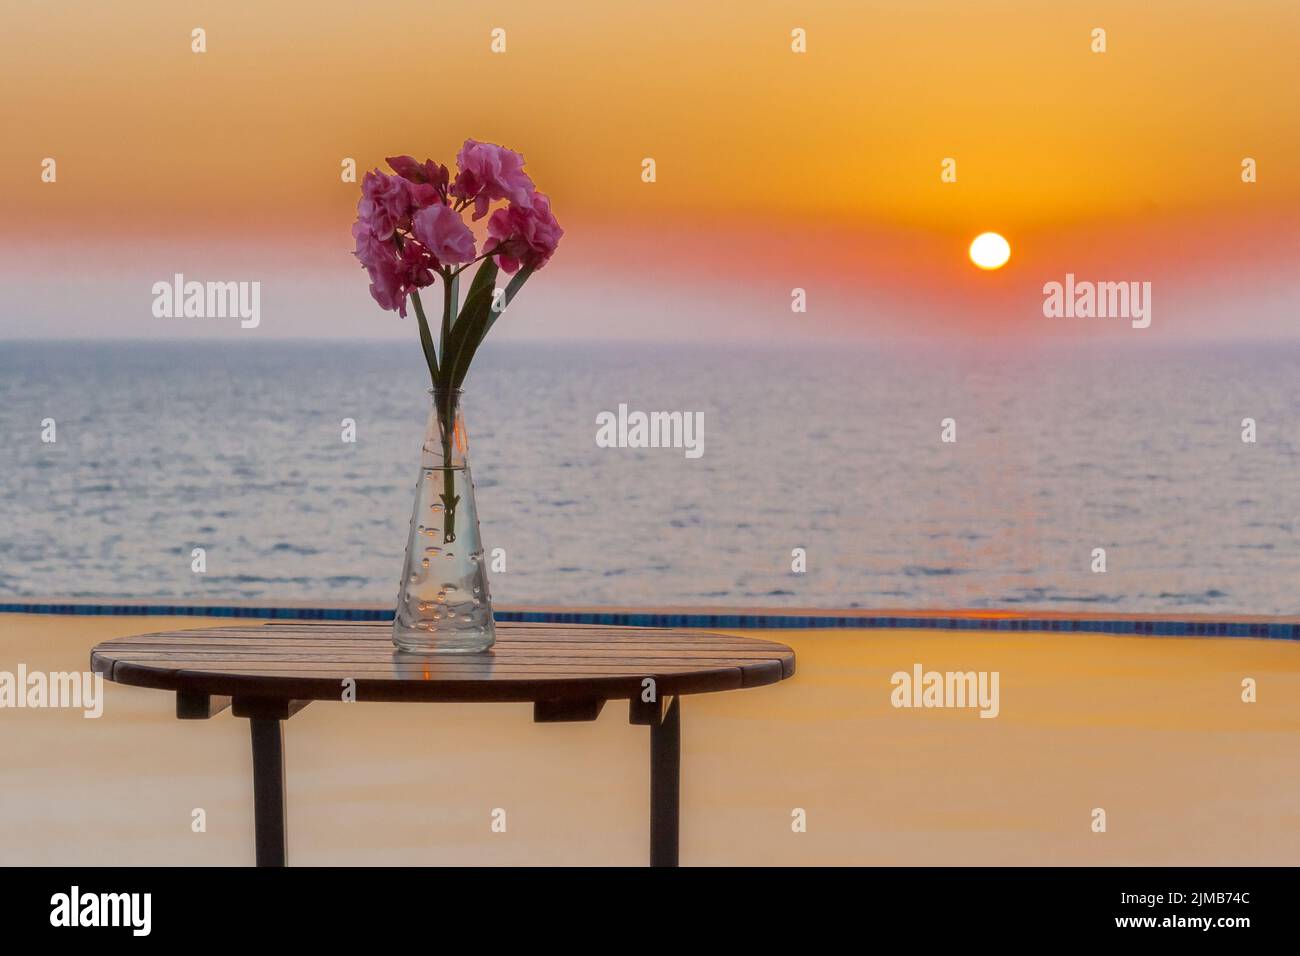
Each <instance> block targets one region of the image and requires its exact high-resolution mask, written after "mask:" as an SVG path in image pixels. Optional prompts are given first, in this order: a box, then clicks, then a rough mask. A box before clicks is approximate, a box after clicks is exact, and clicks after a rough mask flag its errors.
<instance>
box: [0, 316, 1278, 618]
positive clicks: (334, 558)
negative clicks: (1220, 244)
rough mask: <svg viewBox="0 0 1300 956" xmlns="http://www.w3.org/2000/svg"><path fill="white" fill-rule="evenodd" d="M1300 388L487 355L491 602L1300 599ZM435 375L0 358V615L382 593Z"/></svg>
mask: <svg viewBox="0 0 1300 956" xmlns="http://www.w3.org/2000/svg"><path fill="white" fill-rule="evenodd" d="M1298 369H1300V344H1298V343H1265V344H1232V345H1224V344H1205V345H1178V346H1167V345H1144V346H1141V347H1138V346H1133V345H1128V344H1127V343H1126V342H1115V343H1112V344H1086V345H1083V344H1068V343H1052V344H1044V345H1037V346H1035V345H1023V344H1022V345H1017V346H1015V347H1014V348H1008V347H1007V346H1006V345H1005V344H998V343H995V342H970V343H966V344H964V345H891V346H872V345H869V344H853V345H844V344H837V345H833V346H830V345H825V346H798V347H787V346H784V345H777V344H772V345H767V344H755V345H716V344H712V345H708V344H700V345H696V344H689V343H682V344H674V345H646V344H630V343H617V344H615V343H605V344H594V343H574V342H568V343H562V342H547V343H544V344H542V343H536V342H521V341H505V342H490V343H488V345H487V346H486V347H485V348H484V349H483V350H482V352H481V353H480V355H479V357H478V359H477V360H476V362H475V366H474V368H473V370H472V371H471V373H470V375H469V378H468V380H467V382H466V393H465V405H464V408H465V418H466V426H467V431H468V434H469V440H470V461H471V466H472V471H473V475H474V479H475V486H476V489H477V496H476V497H477V504H478V508H479V514H480V518H481V527H482V534H483V540H484V546H485V548H486V550H487V552H488V553H489V555H492V556H493V564H494V565H495V569H494V571H493V573H492V574H491V586H492V591H493V597H494V600H495V601H496V603H498V604H545V605H581V606H591V605H595V606H656V607H659V606H671V607H676V606H729V607H744V608H789V607H801V608H808V607H820V608H862V609H919V608H927V609H949V608H1004V609H1010V610H1027V609H1034V610H1049V611H1093V612H1105V611H1114V612H1124V613H1130V612H1150V613H1162V614H1164V613H1169V614H1173V613H1201V614H1207V613H1222V614H1230V613H1231V614H1296V613H1300V533H1298V528H1300V524H1298V519H1297V511H1298V509H1297V506H1298V505H1300V470H1298V469H1297V464H1298V461H1300V459H1298V454H1300V374H1297V370H1298ZM427 386H428V381H427V373H426V372H425V370H424V369H423V366H422V363H421V356H420V353H419V349H418V348H416V347H415V346H414V344H413V343H404V342H403V343H398V342H367V343H360V344H357V343H343V342H306V341H302V342H291V341H276V342H261V341H259V342H256V343H226V342H221V341H201V342H200V341H190V342H134V341H104V342H40V341H11V342H0V597H9V598H25V597H32V598H35V597H40V598H87V599H106V600H107V599H113V600H118V599H131V600H155V599H156V600H158V601H164V600H165V601H167V602H174V601H177V600H181V601H185V600H190V601H194V602H212V601H222V600H231V601H257V602H276V601H286V602H288V601H295V602H296V601H320V602H322V603H324V602H330V603H339V602H342V603H351V602H356V603H365V604H374V603H383V602H390V601H393V600H394V599H395V597H396V594H397V588H398V578H399V575H400V573H401V566H402V555H403V549H404V547H405V540H406V532H407V528H408V524H409V521H410V514H411V507H412V502H413V496H414V488H415V482H416V478H417V474H418V470H419V453H420V445H421V440H422V435H423V429H424V423H425V419H426V417H427V415H428V411H429V397H428V395H427V393H426V389H427ZM620 405H623V406H625V409H624V411H625V413H628V414H630V413H632V412H637V411H641V412H645V413H651V412H681V413H682V415H683V416H688V415H689V416H693V418H692V421H699V422H700V423H702V431H701V433H700V435H699V436H696V437H697V438H698V439H699V445H698V452H699V453H698V456H696V455H695V453H694V452H692V453H691V454H688V453H687V452H688V450H689V449H687V448H683V447H658V448H654V447H650V448H641V447H604V445H608V442H604V443H600V442H598V441H597V435H598V431H599V424H598V423H599V422H600V421H602V416H608V415H617V414H618V412H619V406H620ZM605 420H607V419H605ZM1248 420H1249V421H1248ZM349 423H351V428H349ZM349 430H350V431H351V432H352V434H351V435H349ZM666 434H667V433H666ZM349 437H351V438H354V440H350V441H349V440H346V439H347V438H349ZM669 437H671V436H669ZM1244 438H1245V439H1253V440H1243V439H1244ZM945 439H948V440H945ZM195 549H202V554H203V562H202V569H201V570H196V561H195V555H196V551H195Z"/></svg>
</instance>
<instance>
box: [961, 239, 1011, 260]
mask: <svg viewBox="0 0 1300 956" xmlns="http://www.w3.org/2000/svg"><path fill="white" fill-rule="evenodd" d="M1010 258H1011V243H1009V242H1007V241H1006V240H1005V239H1003V238H1002V237H1001V236H999V235H998V234H997V233H996V232H981V233H980V234H979V235H978V236H976V237H975V240H974V241H973V242H972V243H971V244H970V261H971V262H973V263H975V264H976V265H977V266H979V267H980V268H981V269H1001V268H1002V267H1003V266H1004V265H1006V264H1007V260H1008V259H1010Z"/></svg>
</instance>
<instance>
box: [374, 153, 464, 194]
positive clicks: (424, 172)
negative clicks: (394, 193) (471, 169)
mask: <svg viewBox="0 0 1300 956" xmlns="http://www.w3.org/2000/svg"><path fill="white" fill-rule="evenodd" d="M387 162H388V165H389V166H391V167H392V168H393V172H395V173H397V175H399V176H401V177H402V178H403V179H405V180H406V181H407V182H411V183H427V184H429V185H431V186H433V187H434V188H435V189H437V190H439V191H440V192H443V193H445V192H446V191H447V181H448V178H449V176H450V174H449V173H448V172H447V167H446V166H439V165H438V164H437V163H435V162H434V161H433V160H431V159H426V160H425V161H424V162H423V163H417V162H416V161H415V157H414V156H389V157H388V160H387Z"/></svg>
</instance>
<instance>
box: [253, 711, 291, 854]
mask: <svg viewBox="0 0 1300 956" xmlns="http://www.w3.org/2000/svg"><path fill="white" fill-rule="evenodd" d="M248 726H249V729H250V730H251V731H252V736H253V821H254V828H255V832H256V842H257V865H258V866H287V865H288V862H289V843H288V839H287V837H286V835H285V826H284V818H285V810H284V721H283V720H280V719H279V718H276V717H250V718H249V721H248Z"/></svg>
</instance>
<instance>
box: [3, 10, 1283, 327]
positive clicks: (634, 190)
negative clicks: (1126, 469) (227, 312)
mask: <svg viewBox="0 0 1300 956" xmlns="http://www.w3.org/2000/svg"><path fill="white" fill-rule="evenodd" d="M808 7H809V5H808V4H804V3H795V2H785V3H759V2H747V3H739V2H737V3H718V4H706V3H699V2H692V3H682V2H666V0H660V2H653V3H652V2H639V0H628V2H620V3H611V2H604V0H602V2H564V3H548V4H540V3H526V2H516V3H512V2H497V3H493V4H491V5H481V4H459V5H444V4H433V3H428V2H419V3H402V2H389V3H385V4H383V5H381V6H374V5H364V4H357V3H354V2H348V3H330V2H321V0H313V2H310V3H308V2H298V0H282V2H277V3H256V2H237V3H232V2H223V3H177V2H161V0H156V2H155V0H135V2H132V3H131V4H129V5H113V4H103V3H99V2H89V0H86V2H70V3H63V4H59V5H57V6H54V5H51V4H49V3H44V2H38V0H11V2H9V3H6V4H5V8H4V10H3V12H0V36H2V37H3V39H2V40H0V42H2V43H3V45H4V51H5V56H4V57H3V58H0V83H3V88H4V89H5V90H6V93H5V96H4V98H3V103H2V105H0V119H2V120H3V128H4V129H5V130H6V135H5V137H4V138H3V142H2V143H0V181H2V182H3V190H2V196H3V198H2V199H0V203H2V204H3V205H2V206H0V209H2V211H3V215H2V216H0V244H3V245H4V246H5V247H6V249H7V252H6V256H5V262H6V263H7V266H6V265H3V264H0V275H3V276H4V279H5V287H4V291H3V292H2V293H0V307H3V310H4V311H3V313H0V316H3V317H0V322H4V323H6V324H8V323H10V322H12V321H14V319H13V318H12V316H13V313H14V311H15V310H16V309H17V310H24V309H25V310H31V309H33V308H37V309H39V307H40V303H41V302H42V301H45V302H48V301H49V299H48V296H46V295H44V294H42V293H38V292H34V291H33V289H34V288H35V286H34V285H33V283H40V282H47V281H48V282H57V283H60V284H59V285H58V286H57V287H56V288H55V289H54V290H53V291H52V292H51V293H50V294H51V295H55V296H58V295H61V294H62V295H65V296H67V299H66V302H65V304H66V305H68V306H69V307H71V306H72V305H74V304H75V303H76V302H77V301H79V300H78V298H77V297H78V296H82V295H90V294H92V288H93V286H92V282H93V281H98V282H99V283H100V285H99V288H100V289H101V294H102V295H106V296H108V299H109V301H110V302H112V303H115V304H118V305H120V307H122V308H128V307H130V308H134V307H135V306H134V305H129V303H133V302H135V299H136V298H138V296H137V295H136V294H135V293H134V292H132V291H131V289H133V288H134V286H132V285H131V282H132V281H134V280H130V279H128V277H130V276H136V275H138V276H140V277H141V278H140V280H139V281H141V282H144V281H145V278H148V277H153V278H161V277H165V276H169V275H170V274H171V273H172V272H174V271H178V270H183V269H186V270H190V271H191V272H193V273H195V274H196V276H198V274H199V273H204V272H216V271H219V270H220V271H221V274H220V275H215V274H214V275H212V276H211V277H212V278H242V277H247V278H259V279H261V280H262V281H264V283H267V282H272V281H275V278H276V277H277V276H280V277H286V276H293V277H294V279H293V281H294V282H296V283H299V285H298V286H296V291H297V293H298V295H299V300H300V302H301V308H304V309H306V308H308V307H309V303H311V304H310V308H311V309H314V310H319V309H321V308H325V307H326V306H325V305H324V304H317V303H315V300H312V299H311V295H312V290H313V289H317V290H319V289H325V288H327V287H328V289H329V290H330V291H329V294H328V295H325V294H324V293H321V303H329V304H331V305H332V307H333V308H335V309H338V310H339V314H337V315H334V314H331V316H330V317H329V325H330V330H331V332H333V333H337V334H340V335H354V334H360V333H358V331H357V329H356V328H355V325H354V324H353V323H355V322H356V321H357V319H356V314H357V313H358V312H359V311H361V310H364V309H365V308H366V307H367V303H368V299H367V297H366V294H365V283H364V280H363V277H362V275H361V273H360V271H359V270H357V269H356V268H355V265H354V264H353V263H352V262H351V260H349V259H348V258H347V255H346V253H347V252H348V250H349V249H350V239H349V236H348V224H349V222H350V220H351V217H352V210H353V208H354V206H355V202H356V195H357V188H356V186H354V185H351V184H345V183H342V182H340V179H339V175H338V172H339V163H340V160H341V159H342V158H343V157H354V158H355V159H356V160H357V161H358V163H359V164H360V165H361V166H362V167H365V166H370V165H375V164H377V163H379V162H380V161H381V159H382V157H383V156H384V155H386V154H391V153H393V152H411V153H415V154H417V155H419V156H420V157H421V158H423V156H425V155H430V156H434V157H437V158H441V159H443V161H446V162H449V163H450V162H451V160H452V158H453V156H454V152H455V148H456V146H457V145H458V143H459V142H460V141H461V140H463V139H464V138H465V137H466V136H470V135H472V136H474V137H476V138H479V139H485V140H490V141H499V142H502V143H505V144H506V145H510V146H512V147H514V148H517V149H519V150H520V151H522V152H523V153H524V154H525V156H526V157H527V159H528V168H529V171H530V172H531V174H532V175H533V177H534V179H535V180H536V181H537V182H538V184H539V186H540V187H541V188H542V189H543V190H545V191H547V192H549V193H550V194H551V196H552V199H553V204H554V208H555V210H556V213H557V215H558V217H559V219H560V221H561V223H562V224H563V225H564V226H565V227H566V230H567V232H568V234H567V236H566V240H565V244H564V245H562V246H561V250H560V252H559V254H558V255H557V257H556V259H555V261H554V263H553V265H552V266H551V267H549V271H548V272H547V273H544V274H543V277H539V278H538V279H537V280H535V282H534V284H533V285H532V286H530V289H529V293H530V294H532V295H536V296H545V298H544V299H539V301H546V302H547V303H548V308H549V307H553V308H556V309H558V310H561V311H564V310H566V308H567V307H566V306H565V304H564V303H565V302H566V301H569V302H570V303H571V304H572V306H573V307H572V308H571V309H568V311H570V312H572V313H573V314H574V315H577V316H579V317H578V318H576V319H572V317H571V319H572V321H571V322H570V324H566V322H568V321H569V320H565V319H559V320H557V321H559V322H560V326H559V327H560V328H562V329H563V330H564V331H569V332H575V333H578V334H586V333H591V332H593V331H595V329H594V328H589V327H587V325H584V320H582V319H581V316H582V315H586V314H591V315H592V316H593V321H594V316H595V315H596V314H597V313H599V312H601V311H602V310H601V309H598V308H595V304H594V303H593V302H592V301H590V300H583V301H577V302H573V297H575V296H581V295H582V292H581V289H582V287H583V286H584V285H585V284H588V283H590V282H591V281H592V280H593V279H597V278H598V279H599V280H600V281H602V282H605V283H608V284H610V285H615V284H621V285H623V286H624V287H628V288H637V287H641V286H644V287H646V288H649V289H654V290H658V291H659V292H660V293H661V294H664V295H668V294H669V290H670V288H676V287H680V289H682V290H703V292H704V293H707V294H708V295H711V296H713V297H715V298H716V299H718V300H719V301H721V302H727V301H731V302H734V303H736V305H737V308H736V310H733V311H737V312H738V313H739V312H740V311H744V312H745V315H743V316H742V315H739V314H737V315H734V316H729V315H728V314H726V312H727V310H726V309H725V308H723V309H720V310H718V309H715V310H713V312H712V313H711V314H712V315H713V319H712V321H713V322H714V326H713V327H712V331H714V332H717V333H718V334H720V335H723V336H726V335H728V334H731V333H737V334H740V333H741V332H743V331H744V329H745V328H747V327H750V326H751V325H752V323H751V321H750V319H751V317H752V315H753V310H755V309H757V310H759V311H760V312H762V313H763V315H764V316H765V317H766V318H764V320H763V322H760V323H758V324H759V326H760V327H763V328H766V327H767V326H766V325H765V323H766V322H768V321H769V320H770V321H771V322H779V321H781V320H782V319H783V318H788V315H789V308H788V303H789V289H790V288H791V287H793V286H796V285H799V286H807V287H809V288H810V307H811V304H820V303H826V304H829V303H831V302H833V303H835V308H834V309H833V310H832V309H829V308H827V309H826V311H825V314H824V315H823V316H822V317H821V319H820V321H822V322H823V323H824V325H825V328H827V329H829V330H831V331H833V332H834V333H835V334H845V335H854V334H858V333H861V334H863V335H867V336H870V335H873V334H877V333H883V332H891V333H893V332H899V331H900V330H901V329H903V328H904V327H906V329H907V330H909V331H911V332H917V333H919V334H926V333H927V332H928V333H932V334H942V335H948V334H952V333H953V332H972V331H974V332H983V331H986V330H988V329H990V328H991V329H993V330H995V331H997V330H1002V331H1005V330H1008V329H1022V328H1023V329H1036V330H1041V328H1042V322H1043V320H1042V317H1041V314H1038V315H1034V314H1033V311H1034V308H1035V307H1036V306H1035V303H1036V302H1040V301H1041V294H1040V293H1039V292H1038V289H1039V288H1040V287H1041V285H1042V283H1043V282H1044V281H1047V280H1049V279H1053V278H1056V279H1059V278H1060V277H1061V275H1062V274H1063V273H1064V272H1065V271H1074V272H1076V273H1077V274H1079V275H1081V276H1083V275H1087V274H1090V270H1091V273H1095V275H1094V277H1095V278H1106V279H1129V278H1132V279H1151V280H1153V281H1157V282H1161V283H1163V284H1164V289H1163V291H1162V292H1161V301H1163V302H1166V303H1168V305H1167V306H1166V308H1167V309H1169V310H1172V309H1173V308H1174V306H1175V305H1177V304H1179V303H1182V302H1186V303H1187V304H1188V308H1191V307H1192V306H1194V305H1195V306H1198V307H1200V308H1201V309H1202V310H1204V309H1206V308H1208V306H1207V302H1208V301H1209V300H1207V298H1206V296H1207V295H1208V294H1209V293H1208V292H1207V290H1210V289H1214V290H1218V293H1216V294H1221V295H1222V296H1224V297H1225V298H1224V301H1233V302H1236V301H1240V300H1242V299H1243V298H1248V297H1249V296H1252V295H1254V296H1256V297H1258V298H1259V300H1260V302H1261V303H1265V302H1266V303H1268V304H1267V306H1264V305H1260V306H1259V308H1257V309H1252V310H1248V311H1251V312H1252V314H1255V313H1258V315H1257V317H1256V318H1254V319H1251V320H1250V321H1251V322H1253V323H1254V324H1253V325H1248V327H1247V329H1246V330H1245V331H1246V332H1250V331H1252V330H1253V331H1255V332H1258V333H1259V334H1288V333H1289V331H1290V330H1291V329H1293V328H1294V326H1295V324H1296V323H1295V322H1294V316H1295V315H1296V313H1297V311H1300V310H1297V308H1296V306H1297V305H1300V289H1297V285H1296V279H1295V276H1296V274H1297V269H1296V263H1297V261H1300V225H1298V223H1300V113H1298V112H1297V110H1296V108H1295V94H1296V91H1297V90H1300V65H1298V64H1300V57H1298V56H1297V55H1296V51H1297V50H1298V49H1300V4H1296V3H1294V2H1291V0H1256V2H1247V3H1240V4H1229V3H1226V2H1219V3H1208V2H1201V3H1197V2H1189V0H1163V2H1156V0H1146V2H1143V3H1141V4H1135V3H1130V2H1122V3H1104V2H1103V3H1095V2H1094V3H1071V2H1052V3H1043V2H1029V0H1026V2H1008V3H996V4H970V3H965V2H959V0H944V2H938V0H931V2H923V0H922V2H910V3H902V2H891V3H861V2H858V3H849V2H845V3H819V4H816V9H815V11H811V12H810V11H809V9H808ZM195 26H201V27H204V28H205V29H206V30H207V41H208V52H207V53H204V54H201V55H199V54H194V53H192V52H191V51H190V30H191V29H192V28H193V27H195ZM796 26H797V27H803V28H805V29H806V30H807V32H808V52H807V53H806V54H802V55H799V54H794V53H792V52H791V51H790V46H789V44H790V30H791V29H792V28H793V27H796ZM1097 26H1101V27H1104V28H1105V29H1106V30H1107V43H1108V50H1107V52H1106V53H1104V54H1095V53H1093V52H1091V51H1090V49H1089V42H1090V37H1089V32H1090V30H1091V29H1092V28H1093V27H1097ZM493 27H503V28H504V29H505V30H506V42H507V52H506V53H504V54H493V53H492V52H490V49H489V41H490V37H489V31H490V30H491V29H492V28H493ZM46 156H52V157H55V158H56V159H57V162H58V182H57V183H55V184H46V183H42V182H40V176H39V174H40V162H41V160H42V158H43V157H46ZM646 156H650V157H654V158H655V160H656V162H657V166H658V181H657V182H655V183H653V184H646V183H643V182H642V181H641V179H640V163H641V160H642V158H643V157H646ZM1244 156H1250V157H1254V158H1255V159H1256V160H1257V161H1258V163H1259V181H1258V182H1257V183H1254V184H1251V185H1246V184H1243V183H1242V182H1241V180H1240V162H1241V159H1242V157H1244ZM944 157H953V158H955V159H956V161H957V172H958V181H957V182H956V183H953V184H943V183H941V182H940V180H939V163H940V160H941V159H942V158H944ZM985 229H995V230H997V231H1000V232H1002V233H1003V234H1005V235H1007V236H1008V238H1009V239H1010V240H1011V242H1012V246H1013V250H1014V254H1013V259H1012V263H1011V265H1010V266H1008V268H1007V269H1006V270H1004V271H1003V272H1002V273H1000V274H993V275H990V274H983V273H977V272H976V271H974V270H973V269H972V268H971V267H970V265H969V263H968V262H966V261H965V259H964V256H965V247H966V244H967V243H968V242H969V240H970V238H971V237H972V236H973V235H974V234H975V233H977V232H980V231H983V230H985ZM70 264H75V268H74V269H72V270H71V272H72V275H69V271H70V270H69V265H70ZM245 273H248V274H247V275H246V276H245ZM105 277H107V278H108V279H110V280H118V281H119V282H120V283H121V284H122V289H121V290H120V292H119V291H114V289H115V288H116V287H115V286H114V285H113V283H112V282H108V283H105V282H104V279H105ZM204 277H206V276H204ZM306 277H315V279H314V284H313V282H312V281H308V278H306ZM19 279H21V280H22V281H23V282H24V283H27V285H26V286H25V289H22V290H20V289H18V288H16V287H15V285H14V283H16V282H18V281H19ZM543 279H544V280H545V282H546V283H547V284H549V285H551V286H552V288H551V289H550V290H549V292H547V293H541V292H537V293H534V291H533V289H534V287H535V286H536V287H540V286H542V284H543ZM151 281H153V280H152V278H151V279H149V282H151ZM79 282H81V283H85V284H86V288H85V289H80V290H78V289H73V288H72V286H75V285H76V284H77V283H79ZM147 285H148V283H146V288H147ZM345 288H346V289H347V290H349V291H348V292H346V293H343V292H342V290H343V289H345ZM562 290H563V294H561V291H562ZM813 290H816V291H815V292H814V291H813ZM340 295H345V296H346V297H347V298H346V299H345V300H343V301H344V302H345V304H346V309H344V308H343V307H342V306H341V305H340V299H339V296H340ZM566 297H567V299H566ZM61 301H62V300H61ZM284 301H285V302H286V303H287V302H289V301H290V298H289V297H288V296H287V295H286V296H285V299H284ZM1214 301H1216V302H1217V301H1218V300H1217V299H1216V300H1214ZM146 302H147V299H146ZM584 310H585V311H584ZM768 310H770V313H771V314H770V316H769V315H768ZM909 310H910V311H911V313H914V314H904V313H907V312H908V311H909ZM69 311H72V312H76V309H73V308H69ZM146 311H147V310H146ZM603 311H604V313H606V319H605V320H606V321H608V318H609V317H608V315H607V313H608V309H605V310H603ZM1165 314H1166V316H1167V322H1166V323H1162V325H1163V326H1164V327H1165V328H1171V327H1173V328H1178V326H1177V325H1174V326H1170V325H1169V324H1168V323H1173V322H1174V320H1175V316H1174V315H1172V314H1170V312H1168V311H1167V312H1166V313H1165ZM1188 314H1189V315H1190V313H1188ZM925 316H928V318H926V317H925ZM971 316H974V318H971ZM374 318H375V316H373V315H369V314H367V315H366V316H365V319H366V321H367V329H369V328H370V327H371V326H372V325H374V323H373V322H370V320H373V319H374ZM67 321H68V322H70V323H72V324H71V325H70V326H69V328H70V329H71V331H73V332H76V331H78V330H80V331H83V332H84V331H85V330H84V329H81V327H80V326H78V325H76V320H75V319H74V318H69V319H68V320H67ZM573 323H576V324H573ZM128 324H129V323H128ZM972 326H975V327H974V328H973V327H972ZM139 327H140V328H145V326H144V325H140V326H139ZM298 327H299V326H298V325H295V324H294V323H292V322H286V324H285V325H283V326H282V327H281V328H282V329H284V330H286V331H287V332H292V331H293V330H294V329H297V328H298ZM130 328H136V326H134V325H130ZM1182 328H1183V329H1184V330H1185V331H1186V332H1187V333H1188V334H1208V333H1210V332H1212V331H1213V330H1214V317H1213V315H1211V314H1210V313H1208V312H1207V313H1206V316H1205V317H1203V318H1201V319H1198V320H1197V321H1196V322H1191V321H1190V319H1189V320H1187V322H1186V323H1185V324H1184V325H1183V326H1182ZM20 331H21V330H20ZM271 331H272V332H273V331H274V328H273V329H272V330H271ZM1238 331H1241V330H1238ZM4 332H5V329H4V328H3V327H2V326H0V336H2V335H3V334H4ZM142 334H148V333H147V332H145V333H142ZM1291 334H1293V333H1291Z"/></svg>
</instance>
